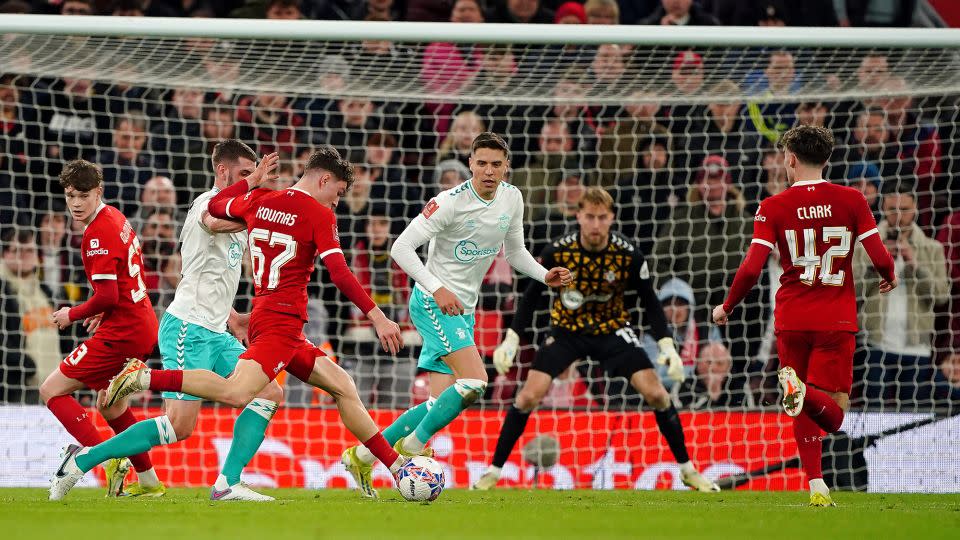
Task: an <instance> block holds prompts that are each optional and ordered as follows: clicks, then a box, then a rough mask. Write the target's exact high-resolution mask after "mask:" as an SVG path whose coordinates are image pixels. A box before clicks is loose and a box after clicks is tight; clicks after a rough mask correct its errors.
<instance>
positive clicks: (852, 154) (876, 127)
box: [831, 107, 912, 180]
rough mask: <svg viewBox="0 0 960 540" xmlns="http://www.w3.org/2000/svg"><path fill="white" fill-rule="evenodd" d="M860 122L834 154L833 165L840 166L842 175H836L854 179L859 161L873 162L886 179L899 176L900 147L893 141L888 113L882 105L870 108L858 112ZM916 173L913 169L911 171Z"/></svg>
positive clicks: (880, 174) (857, 121) (858, 121)
mask: <svg viewBox="0 0 960 540" xmlns="http://www.w3.org/2000/svg"><path fill="white" fill-rule="evenodd" d="M855 118H856V124H855V127H854V128H853V130H852V131H851V138H850V139H849V141H848V143H847V144H846V145H845V146H841V147H840V148H838V149H837V150H836V151H835V152H834V154H833V164H832V167H831V168H833V167H836V168H837V169H838V171H839V174H836V173H834V174H833V175H832V176H835V177H836V176H840V177H842V178H850V177H851V176H855V175H854V174H853V169H854V167H856V166H858V165H859V164H863V163H866V164H869V165H872V166H873V167H875V168H876V170H877V172H878V173H879V176H880V177H881V178H883V179H884V180H887V179H891V178H894V177H896V176H897V174H898V173H899V172H900V171H899V169H900V164H899V162H898V157H897V154H898V153H897V148H896V147H895V145H893V144H890V139H891V133H890V126H889V125H888V124H887V114H886V113H885V112H884V110H883V109H881V108H879V107H870V108H867V109H865V110H863V111H861V112H860V113H859V114H857V115H856V117H855ZM908 174H912V171H910V173H908Z"/></svg>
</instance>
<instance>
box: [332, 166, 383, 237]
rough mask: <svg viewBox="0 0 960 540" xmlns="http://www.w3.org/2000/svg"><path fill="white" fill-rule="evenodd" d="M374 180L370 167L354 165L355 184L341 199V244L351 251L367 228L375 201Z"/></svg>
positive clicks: (338, 226)
mask: <svg viewBox="0 0 960 540" xmlns="http://www.w3.org/2000/svg"><path fill="white" fill-rule="evenodd" d="M372 190H373V181H372V179H371V176H370V168H369V167H367V166H366V165H364V164H362V163H355V164H354V165H353V185H352V186H351V187H350V189H348V190H347V193H346V194H345V195H344V196H343V198H342V199H341V204H339V205H337V206H338V211H337V230H338V232H339V234H340V245H342V246H344V247H345V248H346V250H347V253H349V250H350V249H352V248H351V247H352V246H353V245H354V244H355V243H356V242H357V241H359V239H360V238H362V237H363V235H364V234H365V231H366V229H367V216H369V215H370V211H371V208H372V206H373V202H374V201H372V200H371V196H370V193H371V191H372Z"/></svg>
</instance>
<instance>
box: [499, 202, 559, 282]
mask: <svg viewBox="0 0 960 540" xmlns="http://www.w3.org/2000/svg"><path fill="white" fill-rule="evenodd" d="M516 201H517V202H516V207H515V208H514V209H513V219H512V220H511V223H510V229H509V230H508V231H507V235H506V238H505V239H504V252H505V254H506V258H507V262H508V263H509V264H510V266H512V267H513V269H514V270H516V271H517V272H520V273H521V274H523V275H526V276H530V277H532V278H533V279H535V280H537V281H539V282H541V283H542V282H545V281H546V279H547V272H548V270H547V269H546V268H544V266H543V265H541V264H540V263H538V262H537V260H536V259H534V258H533V255H531V254H530V252H529V251H527V246H526V244H525V242H524V239H523V198H522V196H521V195H520V194H519V190H518V193H517V197H516Z"/></svg>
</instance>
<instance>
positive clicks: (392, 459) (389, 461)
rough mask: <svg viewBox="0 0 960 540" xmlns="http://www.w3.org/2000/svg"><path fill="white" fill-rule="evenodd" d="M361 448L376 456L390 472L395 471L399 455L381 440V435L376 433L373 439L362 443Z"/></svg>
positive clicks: (384, 440) (385, 441)
mask: <svg viewBox="0 0 960 540" xmlns="http://www.w3.org/2000/svg"><path fill="white" fill-rule="evenodd" d="M363 446H364V447H366V448H367V450H370V453H371V454H373V455H375V456H377V459H379V460H380V462H381V463H383V464H384V465H386V466H387V467H389V468H390V472H396V471H397V468H399V463H398V461H400V454H398V453H397V451H396V450H394V449H393V447H392V446H390V443H388V442H387V440H386V439H384V438H383V433H381V432H379V431H378V432H377V433H376V434H375V435H374V436H373V437H370V438H369V439H367V440H365V441H363Z"/></svg>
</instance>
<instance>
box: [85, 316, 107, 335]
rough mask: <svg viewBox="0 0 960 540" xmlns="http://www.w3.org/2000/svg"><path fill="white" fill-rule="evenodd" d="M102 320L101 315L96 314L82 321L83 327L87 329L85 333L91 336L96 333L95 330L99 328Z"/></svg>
mask: <svg viewBox="0 0 960 540" xmlns="http://www.w3.org/2000/svg"><path fill="white" fill-rule="evenodd" d="M102 320H103V313H97V314H96V315H94V316H92V317H87V318H86V319H84V320H83V326H84V328H86V329H87V333H88V334H90V335H91V336H92V335H93V334H94V332H96V331H97V328H100V321H102Z"/></svg>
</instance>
